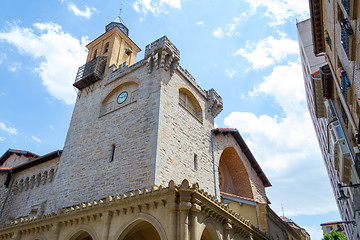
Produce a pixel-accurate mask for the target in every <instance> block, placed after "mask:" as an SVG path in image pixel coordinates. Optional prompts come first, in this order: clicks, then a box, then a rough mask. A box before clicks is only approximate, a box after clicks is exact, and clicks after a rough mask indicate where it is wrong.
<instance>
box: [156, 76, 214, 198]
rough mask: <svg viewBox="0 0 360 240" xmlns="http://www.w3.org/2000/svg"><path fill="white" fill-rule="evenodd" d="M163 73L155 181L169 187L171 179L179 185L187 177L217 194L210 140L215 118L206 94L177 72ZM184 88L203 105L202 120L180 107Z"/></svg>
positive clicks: (201, 106)
mask: <svg viewBox="0 0 360 240" xmlns="http://www.w3.org/2000/svg"><path fill="white" fill-rule="evenodd" d="M156 74H158V73H156ZM160 74H161V76H162V77H161V78H162V80H161V95H160V109H161V110H160V116H159V137H158V147H157V163H156V176H155V182H156V184H165V183H166V182H168V181H169V180H171V179H173V180H174V181H178V182H179V181H182V179H184V178H187V179H192V180H193V181H195V182H198V183H199V184H200V186H201V187H202V188H204V189H205V190H206V191H207V192H209V193H211V194H214V178H213V163H212V155H211V137H210V133H211V130H212V129H213V121H214V118H213V117H212V116H211V115H210V113H209V111H207V108H208V104H207V99H206V95H205V91H203V90H200V91H199V89H197V88H196V87H195V86H194V84H196V83H195V82H191V80H189V79H188V78H187V77H185V76H183V75H182V74H181V73H180V71H176V72H175V74H174V76H173V77H171V78H170V74H169V72H165V71H164V72H161V73H160ZM181 88H185V89H187V90H188V91H189V92H190V93H191V94H193V96H194V97H195V98H196V101H197V102H198V103H199V105H200V108H201V115H202V117H201V119H200V120H199V119H197V118H196V117H195V116H193V115H192V114H191V113H190V112H189V111H188V110H186V109H185V108H184V107H183V106H181V105H180V104H179V90H180V89H181ZM195 158H196V159H195ZM195 161H197V163H195ZM195 165H197V166H195Z"/></svg>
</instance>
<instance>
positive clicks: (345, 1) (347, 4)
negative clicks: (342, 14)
mask: <svg viewBox="0 0 360 240" xmlns="http://www.w3.org/2000/svg"><path fill="white" fill-rule="evenodd" d="M341 2H342V5H343V6H344V9H345V11H346V12H347V14H348V16H350V0H342V1H341Z"/></svg>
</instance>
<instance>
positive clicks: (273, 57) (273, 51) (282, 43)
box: [235, 35, 299, 69]
mask: <svg viewBox="0 0 360 240" xmlns="http://www.w3.org/2000/svg"><path fill="white" fill-rule="evenodd" d="M298 52H299V45H298V42H297V41H295V40H291V39H288V38H285V36H284V35H283V36H282V37H281V38H280V39H276V38H274V37H273V36H269V37H267V38H265V39H263V40H260V41H259V42H258V43H256V44H251V43H250V42H249V41H247V42H246V47H245V48H240V49H239V50H237V51H236V53H235V55H240V56H242V57H244V58H246V59H247V60H248V61H249V62H250V63H251V64H252V67H253V68H254V69H259V68H263V67H267V66H270V65H273V64H275V63H276V62H281V61H282V60H283V59H284V58H285V57H287V56H288V55H291V54H297V53H298Z"/></svg>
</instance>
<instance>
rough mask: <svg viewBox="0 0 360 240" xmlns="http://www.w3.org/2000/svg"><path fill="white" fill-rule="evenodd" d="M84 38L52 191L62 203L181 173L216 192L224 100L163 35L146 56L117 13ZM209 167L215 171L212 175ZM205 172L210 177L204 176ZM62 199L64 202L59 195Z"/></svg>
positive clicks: (149, 183)
mask: <svg viewBox="0 0 360 240" xmlns="http://www.w3.org/2000/svg"><path fill="white" fill-rule="evenodd" d="M105 29H106V32H105V33H104V34H102V35H101V36H99V37H98V38H96V39H95V40H93V41H92V42H91V43H90V44H88V45H87V48H88V49H89V54H88V57H87V60H86V64H85V65H84V66H81V67H80V68H79V71H78V74H77V77H76V82H75V83H74V86H75V87H76V88H77V89H78V90H79V94H78V98H77V99H76V103H75V107H74V111H73V114H72V118H71V122H70V126H69V130H68V134H67V136H66V140H65V144H64V149H63V152H62V155H61V159H60V162H59V167H58V172H57V174H56V179H55V180H54V181H55V184H56V185H58V186H63V187H62V188H58V189H54V192H53V194H52V197H53V200H52V201H55V203H54V205H56V207H57V208H61V207H64V206H70V205H73V204H75V203H79V202H81V201H91V200H95V199H101V198H103V197H106V196H109V195H113V194H115V193H126V192H128V191H132V190H134V189H143V188H149V187H151V186H153V185H158V186H160V185H164V184H167V183H168V182H169V181H170V180H174V181H175V182H181V181H182V180H183V179H184V178H187V179H192V180H193V181H195V182H199V184H201V186H203V187H204V189H206V190H207V191H208V192H210V193H214V191H215V190H214V185H215V182H214V181H215V180H214V177H213V174H211V173H213V172H214V170H213V169H214V166H215V165H214V164H215V162H214V159H213V157H212V156H213V155H212V152H211V149H212V148H211V147H212V144H211V143H212V142H211V141H212V140H211V129H213V128H214V118H215V117H216V115H217V114H219V113H220V112H221V110H222V99H221V97H220V96H219V95H218V94H217V93H216V92H215V91H214V90H213V89H211V90H209V91H205V90H203V89H201V88H200V87H199V86H198V84H197V83H196V81H195V79H194V78H193V77H192V76H191V74H190V73H189V72H188V71H187V70H185V69H183V68H182V67H181V66H180V65H179V63H180V51H179V50H178V49H177V48H176V47H175V45H174V44H172V42H171V41H170V40H169V39H168V38H167V37H166V36H164V37H162V38H160V39H158V40H156V41H154V42H152V43H151V44H149V45H147V46H146V48H145V54H144V59H141V60H140V61H137V62H135V60H136V54H137V53H138V52H139V51H140V49H139V48H138V47H137V45H136V44H135V43H134V42H133V41H132V40H131V39H130V38H129V37H128V35H127V34H128V32H129V31H128V29H127V28H126V27H125V25H124V23H123V22H122V20H121V18H120V17H118V18H117V19H115V20H114V21H113V22H111V23H110V24H108V25H107V26H106V28H105ZM209 173H210V174H209ZM205 176H206V177H205ZM60 199H61V201H60Z"/></svg>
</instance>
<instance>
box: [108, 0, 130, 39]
mask: <svg viewBox="0 0 360 240" xmlns="http://www.w3.org/2000/svg"><path fill="white" fill-rule="evenodd" d="M122 5H123V4H122V3H121V6H120V9H119V15H118V16H117V17H116V18H115V19H114V20H113V21H112V22H111V23H109V24H108V25H106V27H105V30H106V32H107V31H109V30H110V29H112V28H113V27H115V26H117V27H119V28H120V30H121V31H122V32H123V33H125V34H126V36H129V29H128V28H127V27H126V25H125V22H124V21H123V20H122V18H121V13H122Z"/></svg>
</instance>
